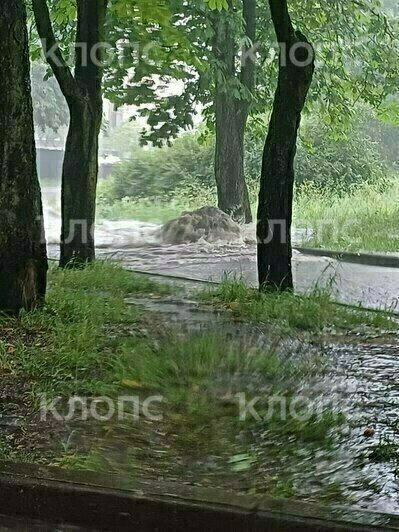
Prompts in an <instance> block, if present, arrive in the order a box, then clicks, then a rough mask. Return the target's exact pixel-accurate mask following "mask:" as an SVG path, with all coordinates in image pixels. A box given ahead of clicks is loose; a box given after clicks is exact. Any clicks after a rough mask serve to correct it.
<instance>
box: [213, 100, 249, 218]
mask: <svg viewBox="0 0 399 532" xmlns="http://www.w3.org/2000/svg"><path fill="white" fill-rule="evenodd" d="M244 105H245V104H244ZM242 106H243V102H240V101H238V100H236V99H234V98H232V97H230V96H229V95H227V94H225V93H221V94H219V95H217V96H216V150H215V178H216V185H217V192H218V206H219V209H221V210H222V211H224V212H226V213H227V214H229V215H230V216H231V217H232V218H233V219H234V220H236V221H237V222H239V223H250V222H252V214H251V205H250V202H249V194H248V188H247V184H246V182H245V177H244V132H245V126H246V122H247V117H246V113H245V111H244V110H242V109H241V107H242ZM240 111H241V112H240Z"/></svg>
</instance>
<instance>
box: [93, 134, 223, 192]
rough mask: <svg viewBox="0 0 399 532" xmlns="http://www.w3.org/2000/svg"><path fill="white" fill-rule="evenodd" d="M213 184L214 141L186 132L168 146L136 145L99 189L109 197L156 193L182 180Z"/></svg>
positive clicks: (178, 184) (176, 184)
mask: <svg viewBox="0 0 399 532" xmlns="http://www.w3.org/2000/svg"><path fill="white" fill-rule="evenodd" d="M185 183H187V184H189V185H190V184H191V185H193V184H199V185H204V186H209V185H210V184H213V141H212V140H211V141H206V142H204V143H200V142H199V135H198V134H185V135H183V136H182V137H180V138H178V139H177V140H176V141H175V142H174V144H173V145H172V146H171V147H170V148H152V149H149V150H145V149H137V150H135V151H134V152H133V153H132V155H131V158H130V159H129V160H128V161H126V162H124V163H121V164H120V165H119V166H118V167H117V168H116V170H115V171H114V176H113V178H112V179H111V180H110V182H109V183H107V184H105V185H104V186H103V190H102V193H103V195H104V196H105V198H106V199H108V200H110V201H115V200H121V199H123V198H126V197H130V198H135V199H137V198H144V197H146V198H148V197H159V196H163V195H165V194H168V193H171V192H172V191H174V190H175V189H176V188H177V187H178V186H181V185H182V184H185Z"/></svg>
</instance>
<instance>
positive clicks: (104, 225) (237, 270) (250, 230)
mask: <svg viewBox="0 0 399 532" xmlns="http://www.w3.org/2000/svg"><path fill="white" fill-rule="evenodd" d="M56 190H57V189H50V190H47V192H46V189H44V192H45V198H48V197H49V196H51V195H55V194H54V191H56ZM45 225H46V235H47V240H48V243H49V254H50V256H51V257H56V256H57V254H58V247H57V245H56V243H57V242H58V241H59V234H60V217H59V214H58V212H57V210H56V209H55V208H54V207H49V205H48V203H47V204H46V201H45ZM160 227H161V226H160V225H158V224H154V223H147V222H139V221H134V220H128V221H120V222H115V221H101V222H99V223H98V224H97V226H96V245H97V248H98V256H100V257H106V258H113V259H117V260H120V261H122V262H123V264H124V265H125V266H126V267H127V268H130V269H136V270H141V271H146V272H151V273H160V274H165V275H176V276H180V277H191V278H193V279H203V280H214V281H219V280H220V279H222V277H223V276H224V275H226V274H227V275H235V276H242V277H243V278H244V279H245V280H246V281H248V282H249V283H250V284H253V285H256V283H257V269H256V244H255V227H254V226H253V225H252V226H245V227H243V228H242V236H241V238H239V239H234V240H232V241H230V242H226V241H219V242H212V243H208V242H206V241H205V240H203V239H200V240H199V241H198V242H196V243H188V244H183V245H163V244H162V243H161V242H160V238H159V235H158V232H159V229H160ZM304 239H306V234H305V233H304V231H303V230H294V231H293V245H294V246H301V245H302V244H303V241H304ZM293 272H294V279H295V286H296V290H297V291H298V292H306V291H308V290H312V289H313V288H314V287H316V286H319V287H325V286H328V287H329V288H330V289H331V292H332V294H333V297H334V298H335V299H336V300H337V301H339V302H342V303H350V304H354V305H363V306H365V307H371V308H378V309H382V308H384V309H385V308H388V309H390V310H397V309H399V268H385V267H377V266H365V265H362V264H353V263H347V262H340V261H337V260H334V259H331V258H328V257H316V256H310V255H304V254H302V253H299V252H298V251H294V257H293Z"/></svg>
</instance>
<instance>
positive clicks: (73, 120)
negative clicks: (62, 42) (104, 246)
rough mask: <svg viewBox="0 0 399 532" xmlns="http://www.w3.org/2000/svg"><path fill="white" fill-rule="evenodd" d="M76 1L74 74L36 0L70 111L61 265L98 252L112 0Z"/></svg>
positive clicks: (43, 8) (49, 58)
mask: <svg viewBox="0 0 399 532" xmlns="http://www.w3.org/2000/svg"><path fill="white" fill-rule="evenodd" d="M76 6H77V29H76V45H77V46H76V58H75V70H74V74H73V75H72V72H71V70H70V69H69V67H68V66H67V64H66V62H65V60H64V58H63V56H62V53H61V51H60V49H59V46H58V43H57V41H56V39H55V36H54V31H53V28H52V24H51V19H50V14H49V10H48V5H47V0H33V11H34V15H35V21H36V25H37V29H38V33H39V35H40V38H41V39H42V42H43V47H44V52H45V56H46V59H47V61H48V62H49V64H50V66H51V68H52V70H53V72H54V75H55V77H56V78H57V81H58V83H59V85H60V88H61V90H62V92H63V94H64V96H65V99H66V101H67V103H68V107H69V112H70V125H69V131H68V137H67V142H66V148H65V157H64V165H63V171H62V198H61V203H62V207H61V208H62V228H61V246H60V248H61V249H60V266H61V267H66V266H82V265H84V264H86V263H87V262H90V261H92V260H94V258H95V243H94V222H95V203H96V188H97V174H98V136H99V133H100V128H101V120H102V105H103V101H102V79H103V59H104V46H103V43H104V42H105V38H104V31H105V30H104V28H105V18H106V13H107V6H108V0H77V2H76ZM50 52H51V53H50Z"/></svg>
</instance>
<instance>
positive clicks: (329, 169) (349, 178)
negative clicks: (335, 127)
mask: <svg viewBox="0 0 399 532" xmlns="http://www.w3.org/2000/svg"><path fill="white" fill-rule="evenodd" d="M389 176H390V169H389V168H388V166H387V165H386V164H385V163H384V162H383V160H382V158H381V155H380V153H379V143H378V140H377V139H375V138H373V137H372V136H370V135H369V133H368V132H367V131H366V130H365V127H364V125H363V124H362V123H361V122H360V123H359V120H354V121H353V123H352V124H351V126H350V128H349V129H347V130H346V132H345V136H342V137H337V138H334V137H332V136H331V131H329V129H328V128H327V127H326V126H325V125H324V124H320V122H318V121H317V120H314V119H312V120H308V121H307V122H306V123H305V125H304V128H303V130H302V135H301V141H300V142H299V145H298V153H297V157H296V181H297V183H298V184H301V183H303V182H305V181H307V182H309V181H311V182H313V183H314V184H315V185H317V186H319V187H322V188H326V189H329V190H333V193H334V194H338V193H339V192H340V193H341V194H342V195H344V194H346V193H348V192H349V191H350V190H351V189H352V188H353V187H356V186H358V185H361V184H364V183H369V184H378V185H379V186H384V180H385V179H388V178H389Z"/></svg>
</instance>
